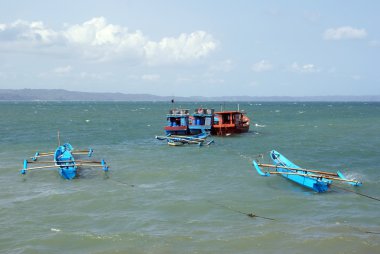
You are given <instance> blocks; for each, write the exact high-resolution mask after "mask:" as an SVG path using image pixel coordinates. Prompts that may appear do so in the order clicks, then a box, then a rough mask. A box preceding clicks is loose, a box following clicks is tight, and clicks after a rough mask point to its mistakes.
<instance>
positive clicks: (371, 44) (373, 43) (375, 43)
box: [369, 40, 380, 47]
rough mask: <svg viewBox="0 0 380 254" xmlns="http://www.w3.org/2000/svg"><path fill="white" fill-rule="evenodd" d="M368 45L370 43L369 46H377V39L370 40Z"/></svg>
mask: <svg viewBox="0 0 380 254" xmlns="http://www.w3.org/2000/svg"><path fill="white" fill-rule="evenodd" d="M369 45H370V46H371V47H379V46H380V41H378V40H371V41H370V42H369Z"/></svg>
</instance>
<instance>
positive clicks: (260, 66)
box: [252, 60, 273, 72]
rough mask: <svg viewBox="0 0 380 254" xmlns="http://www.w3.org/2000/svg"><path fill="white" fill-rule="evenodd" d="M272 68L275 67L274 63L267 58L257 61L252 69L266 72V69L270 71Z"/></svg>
mask: <svg viewBox="0 0 380 254" xmlns="http://www.w3.org/2000/svg"><path fill="white" fill-rule="evenodd" d="M272 69H273V65H272V64H271V63H270V62H269V61H267V60H261V61H260V62H258V63H255V64H254V65H253V66H252V70H253V71H254V72H264V71H270V70H272Z"/></svg>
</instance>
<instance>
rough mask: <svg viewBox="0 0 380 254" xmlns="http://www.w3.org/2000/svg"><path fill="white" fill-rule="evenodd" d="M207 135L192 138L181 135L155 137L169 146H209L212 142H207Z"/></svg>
mask: <svg viewBox="0 0 380 254" xmlns="http://www.w3.org/2000/svg"><path fill="white" fill-rule="evenodd" d="M208 136H209V134H208V133H201V134H198V135H192V136H181V135H171V134H169V135H166V136H156V139H158V140H166V141H167V142H168V145H170V146H182V145H185V144H196V145H199V146H202V145H204V144H206V145H210V144H212V143H214V140H210V141H207V137H208Z"/></svg>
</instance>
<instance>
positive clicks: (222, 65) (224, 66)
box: [209, 59, 234, 72]
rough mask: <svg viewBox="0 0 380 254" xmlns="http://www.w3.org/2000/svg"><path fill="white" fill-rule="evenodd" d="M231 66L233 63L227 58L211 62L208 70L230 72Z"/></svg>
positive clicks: (232, 66)
mask: <svg viewBox="0 0 380 254" xmlns="http://www.w3.org/2000/svg"><path fill="white" fill-rule="evenodd" d="M233 68H234V63H233V62H232V60H230V59H227V60H223V61H221V62H218V63H214V64H212V65H211V66H210V68H209V70H210V71H221V72H230V71H232V70H233Z"/></svg>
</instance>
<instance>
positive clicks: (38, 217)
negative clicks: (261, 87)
mask: <svg viewBox="0 0 380 254" xmlns="http://www.w3.org/2000/svg"><path fill="white" fill-rule="evenodd" d="M181 104H182V105H181V106H182V107H184V108H189V109H194V108H197V107H199V106H200V105H201V104H200V103H198V104H197V103H181ZM202 105H203V106H205V107H213V108H215V109H216V110H218V109H219V108H220V104H218V103H202ZM178 106H179V105H178ZM170 107H171V105H170V104H169V103H161V102H160V103H154V102H149V103H124V102H112V103H106V102H71V103H60V102H28V103H26V102H24V103H16V102H6V103H0V117H1V119H2V121H1V122H0V141H1V146H0V158H1V160H0V168H1V170H0V207H1V209H0V233H1V234H0V252H1V253H321V252H322V253H323V252H325V253H379V252H380V234H379V233H380V220H379V217H380V211H379V208H380V202H379V201H378V200H374V199H370V198H367V197H364V196H360V195H358V194H355V193H352V192H349V191H347V190H350V191H353V192H359V193H363V194H366V195H369V196H371V197H375V198H377V199H379V198H380V189H379V187H378V185H379V183H380V174H379V169H378V168H377V166H376V165H378V164H379V158H380V157H379V152H378V148H379V147H380V136H379V126H380V104H379V103H301V102H300V103H260V104H256V103H254V102H253V103H240V108H241V109H244V110H245V111H246V112H247V114H248V116H249V117H250V118H251V121H252V125H251V130H250V132H249V133H246V134H242V135H239V136H230V137H225V138H220V137H213V138H214V140H215V144H212V145H210V146H209V147H198V146H183V147H169V146H168V145H167V144H165V143H164V142H162V141H158V140H156V139H154V136H155V135H163V126H164V124H165V114H166V113H167V111H168V109H169V108H170ZM227 107H229V109H235V108H236V105H234V104H230V105H227ZM57 130H60V136H61V142H65V141H67V142H70V143H71V144H72V145H73V146H74V148H76V149H87V148H89V147H91V148H93V149H94V150H95V152H94V156H95V158H97V159H100V158H104V159H105V160H106V161H107V162H108V163H109V165H110V172H109V173H108V174H105V173H104V172H102V171H101V170H96V169H83V170H82V171H81V175H80V177H79V178H77V179H74V180H72V181H67V180H63V179H62V178H61V177H60V176H59V174H58V173H57V172H56V171H55V170H41V171H37V170H36V171H34V172H33V171H30V172H28V173H27V174H26V175H25V176H22V175H20V174H19V169H20V168H21V167H22V161H23V159H25V158H27V157H29V156H32V155H33V154H34V153H35V152H36V151H40V152H44V151H51V150H54V149H55V147H56V145H57ZM271 149H276V150H277V151H279V152H281V153H283V154H284V155H285V156H286V157H288V158H289V159H290V160H292V161H293V162H294V163H296V164H298V165H300V166H302V167H304V168H314V169H324V170H328V171H335V170H338V169H339V170H342V171H343V172H344V173H345V174H346V175H347V176H348V177H354V178H357V179H359V180H362V181H363V183H364V184H363V186H361V187H358V188H357V187H356V188H355V187H351V186H349V185H344V184H339V183H336V184H335V182H334V186H336V187H334V186H333V187H332V188H331V190H330V191H328V192H327V193H323V194H317V193H314V192H312V191H309V190H307V189H304V188H302V187H300V186H298V185H296V184H293V183H291V182H289V181H287V180H286V179H284V178H282V177H279V176H273V177H269V178H264V177H260V176H259V175H258V174H257V173H256V172H255V171H253V168H252V166H251V161H252V159H255V158H257V156H258V155H259V154H264V162H269V156H268V152H269V151H270V150H271ZM338 187H339V188H338ZM340 187H343V188H345V189H347V190H343V189H340ZM247 213H254V214H255V215H258V216H263V217H267V218H273V219H275V220H268V219H265V218H261V217H254V218H250V217H248V216H246V215H245V214H247Z"/></svg>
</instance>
